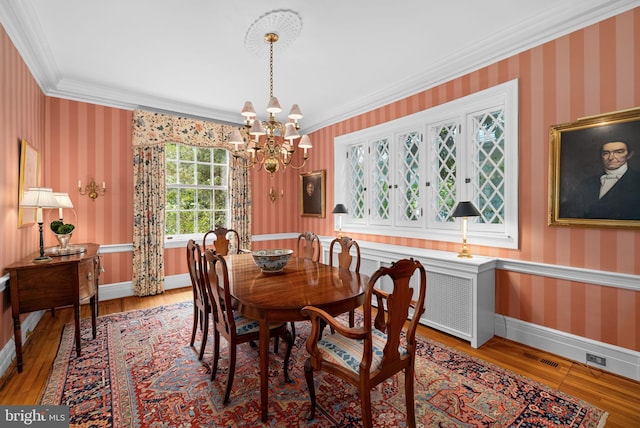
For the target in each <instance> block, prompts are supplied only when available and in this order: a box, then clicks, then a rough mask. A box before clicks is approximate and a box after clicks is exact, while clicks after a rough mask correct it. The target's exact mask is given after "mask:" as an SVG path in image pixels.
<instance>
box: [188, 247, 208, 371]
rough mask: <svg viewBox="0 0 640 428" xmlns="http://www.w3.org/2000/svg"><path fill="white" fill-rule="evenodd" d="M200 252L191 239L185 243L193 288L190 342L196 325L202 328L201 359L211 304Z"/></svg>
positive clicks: (205, 342)
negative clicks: (202, 273) (201, 266)
mask: <svg viewBox="0 0 640 428" xmlns="http://www.w3.org/2000/svg"><path fill="white" fill-rule="evenodd" d="M202 260H203V259H202V252H201V251H200V246H199V245H198V244H196V242H195V241H194V240H193V239H190V240H189V242H188V243H187V267H188V269H189V277H190V278H191V289H192V290H193V328H192V330H191V342H190V345H191V346H193V344H194V342H195V339H196V333H197V331H198V327H200V330H202V341H201V342H200V350H199V352H198V359H199V360H202V356H203V355H204V349H205V346H206V344H207V337H208V336H209V314H210V313H211V306H210V305H209V299H208V298H207V290H206V288H205V285H204V281H203V278H202V275H201V274H200V271H201V270H200V265H201V263H202Z"/></svg>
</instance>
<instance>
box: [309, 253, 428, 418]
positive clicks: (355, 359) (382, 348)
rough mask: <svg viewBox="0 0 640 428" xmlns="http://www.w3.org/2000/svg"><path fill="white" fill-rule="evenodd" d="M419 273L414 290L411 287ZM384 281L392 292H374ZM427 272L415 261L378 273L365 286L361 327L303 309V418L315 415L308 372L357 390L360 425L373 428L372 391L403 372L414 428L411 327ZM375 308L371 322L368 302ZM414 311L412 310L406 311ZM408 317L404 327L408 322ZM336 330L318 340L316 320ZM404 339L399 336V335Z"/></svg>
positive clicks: (417, 314)
mask: <svg viewBox="0 0 640 428" xmlns="http://www.w3.org/2000/svg"><path fill="white" fill-rule="evenodd" d="M416 271H418V273H419V275H418V278H417V279H418V281H416V279H415V278H414V281H416V282H418V284H417V289H416V288H414V287H413V286H412V285H411V282H412V281H411V280H412V277H414V274H415V273H416ZM383 277H389V278H390V279H391V280H392V281H393V288H392V290H393V291H392V292H391V293H388V292H385V291H383V290H380V289H377V288H375V284H376V282H378V280H380V279H381V278H383ZM426 282H427V280H426V272H425V269H424V267H423V266H422V264H421V263H420V262H419V261H416V260H413V259H402V260H399V261H397V262H395V263H393V264H392V265H391V266H390V267H381V268H380V269H378V270H377V271H376V272H375V273H374V274H373V276H371V279H370V280H369V282H368V283H367V289H366V291H365V299H364V308H363V314H364V322H363V325H362V326H361V327H357V328H347V327H346V326H344V325H342V324H341V323H340V322H339V321H337V320H336V319H335V318H333V317H332V316H331V315H329V314H328V313H327V312H325V311H323V310H322V309H319V308H315V307H313V306H306V307H304V308H303V309H302V313H303V314H304V315H306V316H308V317H310V318H311V333H310V334H309V338H308V339H307V344H306V346H307V352H308V353H309V355H310V356H309V358H308V359H307V361H306V362H305V365H304V374H305V378H306V380H307V387H308V388H309V395H310V398H311V409H310V411H309V413H308V415H307V419H308V420H312V419H313V418H314V417H315V411H316V393H315V386H314V381H313V372H314V370H316V371H321V370H322V371H326V372H328V373H331V374H333V375H335V376H337V377H339V378H341V379H343V380H344V381H346V382H348V383H350V384H352V385H354V386H355V387H356V388H358V389H359V394H360V407H361V409H362V422H363V425H364V426H365V427H372V426H373V422H372V417H371V388H373V387H375V386H376V385H378V384H379V383H380V382H382V381H384V380H385V379H387V378H389V377H391V376H394V375H395V374H396V373H398V372H400V371H402V370H404V393H405V400H406V407H407V426H409V427H415V426H416V421H415V403H414V369H415V353H416V341H415V335H416V328H417V326H418V321H419V319H420V315H422V313H423V312H424V299H425V292H426ZM373 297H375V299H376V303H377V309H376V313H375V321H374V323H373V324H372V319H371V318H372V316H373V315H372V312H373V308H372V298H373ZM411 308H413V310H411ZM409 316H411V319H410V321H409V322H408V323H407V322H406V321H407V318H409ZM321 319H322V320H325V321H326V323H327V324H329V325H330V326H331V327H333V328H334V329H335V332H336V333H335V334H331V335H328V336H325V337H324V338H322V339H320V338H319V337H318V333H319V331H320V320H321ZM403 333H404V335H405V338H404V339H403V338H402V335H403Z"/></svg>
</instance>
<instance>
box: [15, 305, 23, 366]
mask: <svg viewBox="0 0 640 428" xmlns="http://www.w3.org/2000/svg"><path fill="white" fill-rule="evenodd" d="M13 337H14V342H15V344H16V365H17V366H18V373H22V326H21V325H20V316H17V317H14V318H13Z"/></svg>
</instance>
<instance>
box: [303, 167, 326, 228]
mask: <svg viewBox="0 0 640 428" xmlns="http://www.w3.org/2000/svg"><path fill="white" fill-rule="evenodd" d="M325 173H326V170H324V169H323V170H321V171H313V172H307V173H304V174H300V210H301V215H302V216H303V217H324V210H325V208H324V196H325V184H324V180H325Z"/></svg>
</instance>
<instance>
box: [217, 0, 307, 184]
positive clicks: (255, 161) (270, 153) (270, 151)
mask: <svg viewBox="0 0 640 428" xmlns="http://www.w3.org/2000/svg"><path fill="white" fill-rule="evenodd" d="M274 17H275V18H280V17H284V19H286V20H291V19H294V20H295V19H297V20H299V17H298V15H297V14H296V13H295V12H292V11H282V10H278V11H272V12H270V13H268V14H266V15H264V16H263V17H261V18H260V19H259V20H258V21H256V23H260V22H263V21H265V19H267V21H268V22H270V23H273V22H274ZM256 23H254V24H253V25H252V27H251V28H250V29H249V33H251V31H252V30H254V29H256V28H257V27H259V26H257V25H256ZM297 24H298V25H299V21H298V22H297ZM288 25H290V24H288ZM285 30H286V29H285ZM249 33H248V35H249ZM278 39H279V35H278V33H277V32H275V31H268V32H267V33H266V34H264V41H265V42H266V43H268V44H269V104H268V105H267V109H266V110H267V113H268V115H269V116H268V118H267V120H264V121H262V120H260V119H258V118H257V115H256V111H255V109H254V108H253V103H252V102H251V101H247V102H245V103H244V106H243V108H242V111H241V112H240V114H241V115H242V116H243V117H244V126H245V129H246V132H247V134H249V137H250V138H249V141H247V142H245V140H244V138H243V136H242V134H241V133H240V131H239V130H235V131H233V133H232V134H231V137H230V139H229V143H231V144H233V145H234V147H235V149H234V151H233V155H234V161H235V164H236V165H238V164H239V162H240V158H241V157H242V158H245V159H246V161H247V163H246V166H247V168H254V169H256V170H260V169H263V168H264V170H265V171H267V172H268V173H269V174H270V175H272V176H273V174H274V173H275V172H276V171H278V170H279V169H280V167H282V170H283V171H284V170H285V169H286V168H287V166H290V167H291V168H295V169H299V168H302V167H303V166H304V165H305V164H306V162H307V160H308V159H309V154H308V150H309V149H311V148H312V145H311V140H310V139H309V136H308V135H302V136H301V135H300V133H299V132H298V131H299V130H300V125H299V124H298V120H299V119H302V110H301V109H300V107H299V106H298V104H293V105H292V106H291V111H290V112H289V116H288V119H289V120H288V121H287V122H280V121H278V119H277V118H276V114H278V113H280V112H282V107H280V102H279V101H278V98H276V97H275V96H273V45H274V43H276V42H277V41H278ZM299 149H302V151H303V154H302V163H301V164H299V165H293V164H292V161H293V159H294V155H295V154H296V152H298V150H299Z"/></svg>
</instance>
